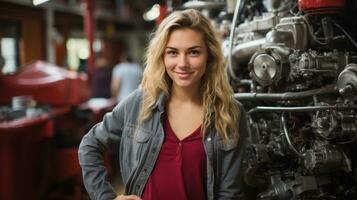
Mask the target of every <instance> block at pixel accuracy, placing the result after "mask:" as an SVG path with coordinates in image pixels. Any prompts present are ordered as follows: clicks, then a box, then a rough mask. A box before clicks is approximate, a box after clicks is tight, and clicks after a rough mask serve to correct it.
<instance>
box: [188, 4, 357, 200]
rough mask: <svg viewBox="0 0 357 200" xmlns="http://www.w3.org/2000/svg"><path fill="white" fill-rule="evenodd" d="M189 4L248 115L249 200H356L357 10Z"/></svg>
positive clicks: (246, 177)
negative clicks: (206, 27)
mask: <svg viewBox="0 0 357 200" xmlns="http://www.w3.org/2000/svg"><path fill="white" fill-rule="evenodd" d="M225 3H226V4H223V5H222V1H200V2H199V1H191V2H190V3H186V4H185V5H184V6H186V7H195V8H198V9H202V11H203V12H204V13H206V14H207V15H208V16H210V17H211V18H212V19H213V21H214V22H215V24H216V25H217V29H218V30H220V33H221V35H222V39H223V45H222V48H223V51H224V53H225V56H226V57H227V61H228V62H227V63H228V65H227V71H228V74H229V77H230V81H231V85H232V87H233V89H234V90H235V91H236V94H235V97H236V98H237V99H238V100H240V101H241V102H242V103H243V104H244V106H245V108H246V111H247V112H248V114H249V125H250V129H251V144H250V145H249V149H248V153H247V158H246V160H245V163H244V164H245V174H244V180H245V183H246V184H247V185H248V186H250V188H251V190H249V191H250V194H251V195H250V198H249V199H260V200H273V199H274V200H275V199H277V200H290V199H357V171H356V170H357V156H356V154H354V152H355V151H356V148H357V145H356V143H357V104H356V103H357V101H356V100H357V54H356V53H357V23H356V20H355V19H357V14H356V10H357V2H356V1H353V0H260V1H259V0H253V1H248V0H237V1H230V0H227V1H226V2H225Z"/></svg>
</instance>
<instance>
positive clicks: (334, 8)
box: [299, 0, 346, 14]
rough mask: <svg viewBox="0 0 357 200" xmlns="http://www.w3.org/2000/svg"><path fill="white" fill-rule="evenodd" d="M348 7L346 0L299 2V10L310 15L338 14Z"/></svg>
mask: <svg viewBox="0 0 357 200" xmlns="http://www.w3.org/2000/svg"><path fill="white" fill-rule="evenodd" d="M345 5H346V0H299V10H300V11H304V12H308V13H319V14H320V13H336V12H339V11H341V10H342V9H343V8H344V7H345Z"/></svg>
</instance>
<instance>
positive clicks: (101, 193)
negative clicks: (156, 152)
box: [78, 102, 125, 200]
mask: <svg viewBox="0 0 357 200" xmlns="http://www.w3.org/2000/svg"><path fill="white" fill-rule="evenodd" d="M124 113H125V102H123V103H121V104H119V105H118V106H117V107H116V108H114V110H113V111H112V112H111V113H108V114H106V115H105V116H104V119H103V121H102V122H100V123H98V124H96V125H95V126H94V127H93V128H92V129H91V130H90V131H89V132H88V133H87V134H86V135H85V136H84V137H83V139H82V142H81V144H80V146H79V151H78V155H79V163H80V165H81V167H82V174H83V181H84V185H85V187H86V189H87V192H88V194H89V196H90V198H91V199H93V200H94V199H98V200H99V199H103V200H104V199H105V200H108V199H115V197H116V196H117V194H116V193H115V192H114V190H113V187H112V186H111V185H110V183H109V181H108V180H107V171H106V168H105V167H104V164H103V153H104V151H105V149H106V147H107V146H109V145H110V144H111V143H112V142H114V141H119V140H120V137H121V133H122V129H123V125H124Z"/></svg>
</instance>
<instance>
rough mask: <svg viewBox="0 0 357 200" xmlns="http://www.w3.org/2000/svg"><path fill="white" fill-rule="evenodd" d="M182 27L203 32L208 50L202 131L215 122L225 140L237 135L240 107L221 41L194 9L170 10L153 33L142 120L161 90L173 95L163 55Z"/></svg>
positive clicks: (202, 90)
mask: <svg viewBox="0 0 357 200" xmlns="http://www.w3.org/2000/svg"><path fill="white" fill-rule="evenodd" d="M181 28H189V29H192V30H195V31H197V32H199V33H201V34H202V35H203V38H204V41H205V43H206V46H207V49H208V60H207V67H206V71H205V74H204V75H203V77H202V81H203V82H202V88H201V94H202V99H203V109H204V111H203V112H204V120H203V125H202V131H203V133H204V134H205V133H206V130H208V129H209V127H210V126H211V125H214V126H215V128H216V130H217V132H218V134H219V135H220V136H221V138H222V139H224V140H225V141H226V140H227V139H228V138H231V137H232V136H233V137H235V136H236V137H238V130H237V123H238V118H239V107H238V104H237V102H236V101H235V100H234V98H233V90H232V88H231V87H230V85H229V83H228V78H227V74H226V71H225V68H224V58H223V54H222V49H221V44H220V41H219V39H218V37H217V34H216V33H215V31H214V29H213V27H212V24H211V22H210V21H209V20H208V19H207V18H205V17H204V16H203V15H202V14H201V13H200V12H199V11H197V10H193V9H188V10H183V11H175V12H173V13H171V14H170V15H169V16H167V17H166V18H165V19H164V20H163V21H162V22H161V24H160V25H159V27H158V28H157V30H156V31H155V32H154V33H153V34H152V38H151V41H150V43H149V46H148V48H147V52H146V58H145V63H146V68H145V70H144V75H143V80H142V83H141V89H142V90H143V92H144V96H143V104H142V107H141V111H140V112H141V113H140V118H139V120H140V121H141V122H142V121H144V120H145V119H147V118H149V117H150V116H151V115H152V111H153V107H154V105H155V103H156V101H157V99H158V97H159V95H160V93H162V92H163V93H164V94H165V95H166V96H167V97H169V96H170V88H171V85H172V80H171V79H170V78H169V76H168V74H167V73H166V70H165V65H164V61H163V56H164V50H165V47H166V44H167V42H168V39H169V36H170V33H171V32H172V31H174V30H177V29H181Z"/></svg>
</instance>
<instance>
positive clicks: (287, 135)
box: [281, 113, 302, 157]
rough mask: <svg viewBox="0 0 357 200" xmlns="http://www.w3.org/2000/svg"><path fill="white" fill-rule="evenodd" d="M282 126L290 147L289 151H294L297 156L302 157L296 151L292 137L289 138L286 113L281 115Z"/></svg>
mask: <svg viewBox="0 0 357 200" xmlns="http://www.w3.org/2000/svg"><path fill="white" fill-rule="evenodd" d="M281 124H282V126H283V132H284V135H285V138H286V141H287V143H288V145H289V149H290V150H291V151H293V152H294V153H295V154H296V155H297V156H299V157H302V155H301V154H300V153H299V152H298V151H297V150H296V149H295V147H294V145H293V144H292V143H291V141H290V137H289V133H288V129H287V128H286V123H285V117H284V113H282V114H281Z"/></svg>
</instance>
